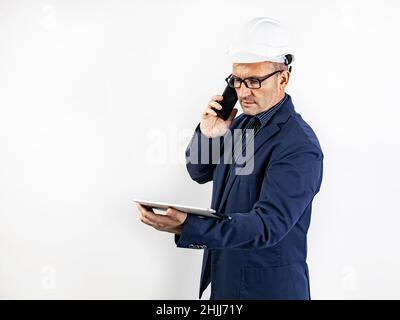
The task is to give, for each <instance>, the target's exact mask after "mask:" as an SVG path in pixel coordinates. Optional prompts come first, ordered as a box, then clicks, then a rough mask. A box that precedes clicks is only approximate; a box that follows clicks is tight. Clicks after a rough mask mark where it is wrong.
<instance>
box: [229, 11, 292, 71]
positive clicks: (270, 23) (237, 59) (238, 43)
mask: <svg viewBox="0 0 400 320" xmlns="http://www.w3.org/2000/svg"><path fill="white" fill-rule="evenodd" d="M227 54H228V56H229V57H230V60H231V62H232V63H253V62H262V61H270V62H280V63H286V64H290V63H291V62H292V61H294V56H293V54H292V49H291V48H290V44H289V38H288V35H287V33H286V30H285V29H284V27H283V26H282V25H281V23H280V22H279V21H277V20H275V19H272V18H267V17H259V18H254V19H252V20H250V21H249V22H248V23H246V25H245V26H244V27H243V28H242V30H240V32H239V34H238V35H237V37H236V38H235V39H234V41H233V43H232V45H231V46H230V47H229V49H228V51H227Z"/></svg>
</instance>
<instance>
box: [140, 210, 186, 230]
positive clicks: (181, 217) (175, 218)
mask: <svg viewBox="0 0 400 320" xmlns="http://www.w3.org/2000/svg"><path fill="white" fill-rule="evenodd" d="M136 205H137V207H138V209H139V212H140V221H142V222H143V223H145V224H147V225H149V226H151V227H153V228H155V229H157V230H159V231H165V232H170V233H175V234H180V233H181V232H182V227H183V223H184V222H185V220H186V217H187V213H185V212H182V211H179V210H175V209H173V208H168V209H167V211H166V215H161V214H156V213H154V211H153V210H152V209H149V208H147V207H145V206H142V205H140V204H136Z"/></svg>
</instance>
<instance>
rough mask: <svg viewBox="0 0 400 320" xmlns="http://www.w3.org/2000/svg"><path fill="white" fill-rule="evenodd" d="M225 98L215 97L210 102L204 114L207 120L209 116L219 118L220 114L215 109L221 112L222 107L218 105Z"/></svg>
mask: <svg viewBox="0 0 400 320" xmlns="http://www.w3.org/2000/svg"><path fill="white" fill-rule="evenodd" d="M223 98H224V97H223V96H221V95H216V96H213V97H212V98H211V101H209V102H208V104H207V107H206V109H205V110H204V112H203V114H202V117H203V118H206V117H207V116H209V115H212V116H215V117H217V116H218V114H217V113H216V112H215V111H214V110H213V108H214V109H217V110H221V109H222V106H221V105H220V104H219V103H218V101H221V100H222V99H223Z"/></svg>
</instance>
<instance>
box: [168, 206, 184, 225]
mask: <svg viewBox="0 0 400 320" xmlns="http://www.w3.org/2000/svg"><path fill="white" fill-rule="evenodd" d="M166 213H167V216H168V217H171V218H172V219H174V220H176V221H178V222H179V223H183V222H185V220H186V217H187V213H186V212H182V211H179V210H176V209H174V208H168V209H167V212H166Z"/></svg>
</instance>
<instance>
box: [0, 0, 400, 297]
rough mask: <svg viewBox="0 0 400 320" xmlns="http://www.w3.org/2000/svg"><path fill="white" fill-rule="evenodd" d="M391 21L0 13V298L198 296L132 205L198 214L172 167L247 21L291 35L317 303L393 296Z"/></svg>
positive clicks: (249, 7) (175, 255) (106, 5)
mask: <svg viewBox="0 0 400 320" xmlns="http://www.w3.org/2000/svg"><path fill="white" fill-rule="evenodd" d="M398 13H399V4H398V1H394V0H393V1H389V0H385V1H355V0H353V1H348V0H346V1H332V0H329V1H328V0H326V1H320V0H318V1H317V0H315V1H294V0H293V1H288V0H281V1H265V0H263V1H233V0H229V1H220V2H217V1H211V0H202V1H183V0H182V1H161V0H159V1H115V0H113V1H111V0H110V1H94V0H93V1H78V0H76V1H67V0H65V1H61V0H59V1H50V0H46V1H31V0H29V1H28V0H26V1H11V0H9V1H5V0H0V298H3V299H10V298H24V299H25V298H35V299H41V298H50V299H58V298H76V299H82V298H112V299H114V298H123V299H125V298H133V299H150V298H153V299H164V298H165V299H182V298H183V299H196V298H197V294H198V285H199V277H200V266H201V254H202V251H201V250H191V249H177V248H176V247H175V244H174V241H173V236H172V235H170V234H166V233H160V232H157V231H156V230H154V229H151V228H149V227H147V226H145V225H143V224H141V223H140V221H139V219H138V213H137V211H136V208H135V206H134V204H133V202H132V199H133V198H135V197H140V198H148V199H158V200H160V201H171V202H178V203H186V204H191V205H197V206H209V204H210V197H211V184H207V185H198V184H196V183H195V182H193V181H191V180H190V178H189V176H188V174H187V172H186V169H185V166H184V161H185V159H184V152H183V151H184V148H185V146H186V144H187V142H188V140H189V138H190V136H191V134H192V131H193V129H194V128H195V126H196V125H197V123H198V121H199V119H200V113H201V111H202V110H203V109H204V107H205V106H206V104H207V102H208V101H209V99H210V98H211V97H212V96H213V95H215V94H220V93H221V92H222V90H223V88H224V87H225V83H224V78H225V77H226V76H227V75H228V74H229V73H230V70H231V69H230V68H231V66H230V65H229V63H228V61H227V59H226V57H225V50H226V48H227V46H228V45H229V43H230V40H231V39H232V37H233V36H234V34H235V32H237V30H238V28H239V27H240V26H241V25H242V24H243V23H244V22H245V21H246V20H248V19H250V18H253V17H256V16H270V17H274V18H276V19H279V20H281V21H282V22H283V23H284V24H285V25H286V26H287V27H288V29H289V30H290V32H291V34H292V38H293V44H294V48H295V55H296V63H295V65H294V68H293V74H292V78H291V81H290V85H289V87H288V90H287V91H288V93H289V94H290V95H291V96H292V98H293V102H294V104H295V107H296V110H297V111H298V112H299V113H300V114H301V115H302V116H303V118H304V119H305V120H306V121H307V122H308V123H309V124H310V125H311V126H312V127H313V129H314V130H315V132H316V133H317V135H318V137H319V139H320V143H321V146H322V148H323V151H324V154H325V163H324V165H325V170H324V180H323V185H322V188H321V191H320V193H319V194H318V195H317V197H316V198H315V200H314V204H313V218H312V223H311V228H310V231H309V260H308V261H309V265H310V272H311V290H312V298H314V299H372V298H377V299H383V298H390V299H393V298H397V299H398V298H400V290H399V287H400V275H399V271H398V270H400V256H399V252H400V232H399V223H400V210H399V197H400V194H399V181H400V172H399V170H398V163H399V162H400V151H399V145H400V144H399V138H400V133H399V130H398V128H397V126H398V122H399V116H400V112H399V107H400V106H399V103H398V93H399V89H400V87H399V80H398V73H399V64H400V63H399V61H398V59H399V53H400V52H399V51H400V50H399V49H400V48H399V41H398V30H399V28H400V22H399V20H398ZM208 297H209V290H208V291H207V292H206V294H205V296H204V298H206V299H207V298H208Z"/></svg>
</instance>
